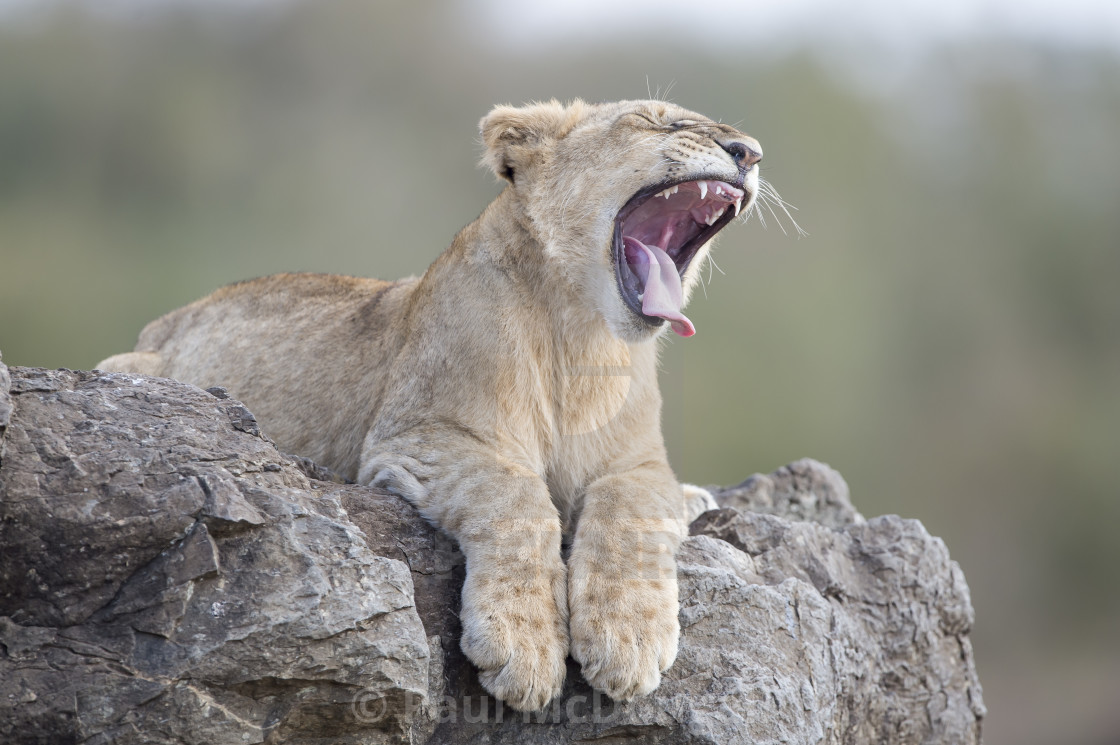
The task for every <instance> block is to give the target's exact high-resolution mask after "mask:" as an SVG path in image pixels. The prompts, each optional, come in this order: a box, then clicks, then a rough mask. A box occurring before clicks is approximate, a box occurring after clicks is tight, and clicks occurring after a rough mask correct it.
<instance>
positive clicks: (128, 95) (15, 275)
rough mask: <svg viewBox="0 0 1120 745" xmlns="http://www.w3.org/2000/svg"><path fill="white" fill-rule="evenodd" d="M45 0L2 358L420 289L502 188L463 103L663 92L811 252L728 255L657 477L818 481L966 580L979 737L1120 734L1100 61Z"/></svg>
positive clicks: (0, 324)
mask: <svg viewBox="0 0 1120 745" xmlns="http://www.w3.org/2000/svg"><path fill="white" fill-rule="evenodd" d="M53 7H54V9H53V10H51V11H50V12H44V13H40V14H33V15H31V16H29V17H16V18H9V19H8V20H7V21H6V22H3V23H0V350H3V354H4V361H5V362H7V363H8V364H18V365H40V366H67V367H75V368H83V367H90V366H92V365H93V364H95V363H96V362H97V361H98V360H99V359H101V358H102V357H104V356H107V355H109V354H112V353H115V352H120V351H124V350H127V349H130V348H131V346H132V344H133V342H134V340H135V336H136V333H137V332H138V331H139V329H140V328H141V327H142V326H143V325H144V324H145V323H146V322H147V321H149V320H151V319H152V318H154V317H156V316H158V315H159V314H161V313H163V312H166V311H168V310H170V309H172V308H174V307H177V306H179V305H182V304H184V303H186V302H189V301H191V300H193V299H195V298H197V297H200V296H202V295H204V294H206V293H207V292H209V291H210V290H212V289H214V288H216V287H217V286H219V285H222V284H225V283H228V282H232V281H235V280H238V279H243V278H246V277H251V276H259V275H264V274H269V273H273V272H277V271H289V270H314V271H328V272H341V273H348V274H358V275H370V276H382V277H396V276H401V275H405V274H410V273H419V272H422V271H423V270H424V268H425V267H426V266H427V264H428V263H429V262H430V261H431V260H432V259H434V258H435V256H436V255H437V254H438V253H439V252H440V251H441V250H442V249H443V248H444V247H445V246H447V245H448V243H449V242H450V240H451V237H452V236H453V235H454V233H455V232H456V231H457V230H458V229H459V228H460V227H462V226H463V225H465V224H466V223H467V222H469V221H470V220H471V219H473V218H474V217H475V216H476V215H477V214H478V213H479V212H480V211H481V210H482V208H483V207H484V206H485V205H486V203H487V202H489V201H490V199H492V198H493V196H494V195H495V194H496V193H497V192H498V190H499V188H500V187H499V186H498V184H497V183H496V182H495V180H494V179H493V178H491V177H490V176H489V175H488V174H486V173H484V172H483V171H482V170H481V169H479V168H477V167H476V162H477V158H478V156H479V150H478V145H477V141H476V137H477V135H476V126H477V121H478V119H479V118H480V117H481V116H482V115H483V114H485V113H486V111H487V110H488V108H489V107H490V106H491V105H492V104H495V103H504V102H513V103H518V102H523V101H527V100H531V99H540V98H551V97H556V98H561V99H564V98H570V97H574V96H581V97H584V98H587V99H590V100H603V99H617V98H640V97H646V96H647V80H648V81H650V82H651V83H652V85H653V86H655V87H657V86H659V87H661V88H662V89H664V87H665V86H666V85H667V84H669V83H670V82H674V83H675V87H674V88H673V90H672V95H671V97H672V98H673V99H674V100H676V101H677V102H678V103H681V104H682V105H684V106H686V107H689V108H692V109H695V110H697V111H700V112H703V113H705V114H708V115H710V116H713V117H715V118H722V119H723V120H725V121H729V122H742V126H743V128H744V129H746V130H747V131H749V132H751V133H752V134H754V135H755V136H757V137H758V138H759V139H760V141H761V142H762V144H763V146H764V148H765V150H766V153H767V156H766V160H765V161H764V171H763V175H764V176H765V177H766V178H767V179H769V180H770V181H772V182H773V183H774V185H775V186H776V187H777V188H778V189H779V190H781V192H782V193H783V195H784V196H785V197H786V198H787V199H788V200H789V201H790V202H792V203H793V204H795V205H797V206H798V207H799V208H800V211H799V212H797V213H795V214H796V215H797V216H798V220H799V222H800V223H801V225H802V227H804V228H805V229H806V230H807V231H808V232H809V233H810V236H809V237H808V238H806V239H802V240H796V239H795V238H794V237H793V236H792V234H791V235H786V234H785V232H783V230H782V229H780V227H779V226H778V225H776V224H775V223H784V225H785V227H786V229H787V230H789V228H790V223H789V220H786V219H784V218H783V219H782V220H777V221H775V220H774V219H773V216H771V215H767V217H768V218H770V219H769V224H770V225H769V228H768V229H766V230H764V229H762V227H761V226H760V225H759V223H758V222H757V221H756V220H753V219H752V221H751V223H750V224H749V226H747V227H733V228H731V229H730V230H728V231H727V234H726V235H725V237H724V238H723V239H722V240H721V243H720V246H719V248H718V250H717V251H716V254H715V256H716V260H717V262H718V264H719V267H720V270H721V271H719V272H715V273H714V275H713V276H712V278H711V281H710V284H709V285H708V287H707V289H706V298H705V297H704V294H703V293H701V294H698V296H697V297H696V298H695V299H694V301H693V305H692V306H691V309H690V311H689V313H690V316H691V317H692V318H693V320H694V321H695V322H696V325H697V328H698V329H699V333H698V335H697V336H696V337H695V338H694V339H690V340H687V341H684V340H678V339H673V340H671V341H670V342H669V343H668V344H667V345H666V347H667V348H666V352H665V355H664V365H663V367H664V372H663V378H662V380H663V389H664V392H665V400H666V411H665V422H666V433H667V439H668V443H669V449H670V453H671V458H672V460H673V463H674V465H675V467H676V468H677V470H678V472H679V473H680V475H681V476H682V477H683V478H684V479H687V480H692V481H698V482H701V483H716V482H718V483H729V482H736V481H738V480H740V479H742V478H743V477H745V476H747V475H748V474H750V473H751V472H754V471H769V470H771V469H773V468H775V467H777V466H779V465H781V464H783V463H786V462H788V461H790V460H793V459H795V458H798V457H801V456H804V455H811V456H813V457H816V458H818V459H821V460H825V461H828V462H830V463H831V464H832V465H834V466H835V467H837V468H838V469H839V470H840V471H841V472H842V473H844V474H845V476H846V477H847V478H848V480H849V482H850V483H851V485H852V488H853V496H854V499H855V501H856V503H857V506H858V507H860V508H861V509H862V510H863V511H864V512H865V513H866V514H878V513H880V512H898V513H901V514H903V515H906V516H913V517H917V518H920V519H922V520H923V521H924V522H925V523H926V525H927V526H928V527H929V528H930V530H931V531H932V532H933V533H935V534H938V535H941V536H943V537H944V538H945V540H946V541H947V543H948V545H949V547H950V549H951V551H952V553H953V556H954V557H955V558H956V559H958V560H959V561H960V562H961V564H962V566H963V567H964V570H965V572H966V574H967V576H968V578H969V582H970V585H971V587H972V591H973V600H974V603H975V605H976V608H977V611H978V623H977V627H976V631H975V636H974V638H975V642H976V646H977V651H978V657H979V660H980V665H981V670H980V672H981V679H982V680H983V681H984V682H985V684H986V689H987V690H986V697H987V702H988V704H989V707H990V708H991V710H992V721H991V724H990V725H989V728H988V730H987V732H986V735H987V740H988V742H990V743H993V744H995V745H1000V744H1004V743H1017V744H1018V745H1021V744H1023V743H1044V742H1046V743H1048V742H1057V741H1062V742H1067V743H1082V742H1083V743H1095V742H1106V741H1107V742H1115V741H1116V738H1117V737H1120V735H1118V733H1120V721H1118V720H1117V716H1118V715H1117V713H1116V711H1115V706H1114V704H1115V696H1114V694H1115V691H1116V690H1120V645H1118V644H1117V641H1116V632H1117V629H1120V593H1118V592H1117V590H1118V589H1120V540H1118V539H1117V530H1118V526H1120V499H1118V497H1120V493H1118V492H1120V487H1118V484H1120V479H1118V478H1117V475H1116V474H1117V470H1116V469H1117V460H1118V456H1120V425H1118V421H1120V146H1118V135H1120V58H1118V57H1117V55H1115V54H1111V53H1104V52H1092V51H1085V50H1081V51H1078V50H1064V49H1057V48H1044V47H1037V46H1036V47H1031V46H1024V45H1021V44H1014V43H1011V42H1007V41H1000V40H997V39H992V40H986V41H984V42H983V43H972V44H964V45H960V46H955V47H954V46H944V47H941V48H939V49H935V50H932V51H930V52H928V53H926V54H925V55H924V56H919V57H917V58H915V59H911V60H908V61H905V62H900V61H892V60H889V59H886V60H876V58H875V57H874V54H873V53H869V52H868V51H867V50H862V52H861V55H860V56H859V57H855V56H853V57H847V56H845V55H844V54H842V53H839V52H837V51H836V50H831V51H830V52H829V53H828V54H822V53H814V51H813V50H811V49H803V50H796V49H794V50H789V49H787V50H785V51H782V52H777V51H767V49H766V47H765V46H763V47H760V48H758V49H756V50H755V51H750V50H749V49H748V50H747V51H742V50H725V49H722V48H711V47H708V46H706V45H704V44H703V43H701V42H698V41H693V40H690V39H687V38H679V37H677V36H676V35H674V34H670V33H666V34H664V36H663V37H662V38H653V39H649V38H646V39H643V40H642V41H641V43H633V42H631V41H629V40H627V39H625V38H622V37H621V36H620V37H619V38H618V39H609V40H605V41H604V42H603V43H602V44H601V45H579V46H575V47H572V48H567V49H565V48H562V47H546V48H541V49H535V50H533V51H532V53H529V52H520V53H517V54H514V53H512V52H505V53H503V52H502V51H501V50H500V48H499V49H495V48H493V47H492V45H491V44H489V43H488V41H489V38H488V34H489V33H490V32H489V31H487V30H485V29H481V28H477V27H476V26H475V25H473V24H472V23H471V22H470V19H469V18H467V17H466V16H465V13H466V11H465V10H464V7H463V6H461V5H453V4H449V3H445V2H430V3H412V4H408V5H405V4H403V3H359V2H316V3H290V4H284V5H282V6H275V7H273V8H272V9H271V10H267V9H264V8H258V9H256V10H254V11H245V10H241V11H233V10H228V9H227V10H220V9H216V8H215V7H214V6H209V5H207V6H205V8H206V10H198V11H193V12H192V11H189V10H185V9H183V8H182V7H175V8H173V9H171V10H165V11H162V12H156V11H148V12H145V13H138V14H134V15H135V17H127V16H111V15H103V14H102V15H99V14H95V13H92V12H90V11H89V10H88V9H87V10H83V7H86V6H69V5H65V4H63V5H59V6H53ZM869 55H870V57H869ZM868 58H870V59H871V61H872V65H871V67H874V66H875V65H884V64H885V65H897V69H896V70H895V71H894V74H893V76H892V77H891V80H886V79H882V80H878V82H876V78H875V77H874V76H872V75H868V74H867V72H868V70H869V69H870V68H869V67H868V63H867V59H868ZM860 60H863V61H862V62H861V61H860ZM861 70H862V72H861ZM1110 690H1111V691H1112V695H1109V694H1108V693H1107V692H1108V691H1110ZM1102 691H1103V692H1102ZM1071 732H1075V733H1076V734H1071Z"/></svg>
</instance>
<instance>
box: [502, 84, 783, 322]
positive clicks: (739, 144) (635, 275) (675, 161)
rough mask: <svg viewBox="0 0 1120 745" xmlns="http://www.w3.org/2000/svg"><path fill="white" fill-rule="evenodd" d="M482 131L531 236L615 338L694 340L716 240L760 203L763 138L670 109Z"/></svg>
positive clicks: (521, 113)
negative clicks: (695, 313)
mask: <svg viewBox="0 0 1120 745" xmlns="http://www.w3.org/2000/svg"><path fill="white" fill-rule="evenodd" d="M481 130H482V138H483V142H484V144H485V146H486V155H485V162H486V164H487V165H488V166H489V167H490V168H491V169H493V171H494V172H495V173H496V174H498V175H499V176H501V177H502V178H504V179H506V180H507V181H509V182H510V187H508V188H510V189H511V190H512V193H513V196H514V198H516V199H517V200H518V201H519V203H520V211H521V213H522V214H523V215H524V218H525V219H524V221H523V227H524V228H525V229H526V230H527V231H529V233H530V234H531V235H532V236H533V238H534V239H535V240H536V242H537V243H538V244H539V245H541V246H543V247H544V252H545V259H546V261H547V262H548V263H549V265H550V268H551V269H552V270H553V271H554V272H555V273H556V274H557V278H558V279H559V280H561V281H565V282H567V283H568V284H569V286H570V287H571V288H572V290H573V291H574V292H575V293H576V294H577V295H579V296H580V297H582V298H583V299H584V300H585V301H586V302H585V303H584V305H585V306H587V307H592V308H594V309H596V311H597V312H598V313H599V314H600V315H601V316H602V317H603V318H604V319H605V320H606V322H607V325H608V327H609V328H610V329H611V331H612V333H614V334H615V335H616V336H618V337H619V338H621V339H624V340H626V341H641V340H644V339H648V338H650V337H652V336H653V335H655V334H657V333H658V332H659V331H660V330H661V329H662V328H663V327H664V325H665V322H666V321H668V322H669V325H670V326H671V327H672V329H673V330H674V331H675V332H676V333H678V334H680V335H681V336H691V335H692V334H693V333H695V329H694V327H693V325H692V322H691V321H689V320H688V318H687V317H686V316H685V315H684V313H683V312H682V307H683V306H684V304H685V303H686V302H687V300H688V297H689V294H690V292H691V290H692V288H693V287H694V286H695V284H696V282H697V277H698V276H699V269H700V267H701V266H702V264H703V262H704V259H705V258H706V257H707V253H708V250H709V249H710V246H711V240H712V238H714V237H715V235H716V234H717V233H718V232H719V231H720V230H721V229H722V228H723V227H724V226H726V225H727V224H728V223H729V222H731V221H732V220H733V219H734V218H735V217H736V216H737V215H740V214H744V215H745V214H746V213H747V212H748V211H749V210H750V209H751V207H752V206H753V204H754V201H755V197H756V195H757V193H758V184H759V181H758V165H757V164H758V162H759V160H761V159H762V148H761V147H760V146H759V144H758V141H757V140H755V139H754V138H752V137H750V136H748V135H746V134H744V133H742V132H740V131H738V130H736V129H735V128H733V127H730V126H728V125H726V124H720V123H718V122H714V121H712V120H711V119H708V118H707V117H704V116H701V115H699V114H696V113H694V112H691V111H688V110H686V109H682V108H681V107H679V106H676V105H674V104H671V103H666V102H664V101H621V102H618V103H608V104H587V103H584V102H582V101H579V100H576V101H574V102H573V103H571V104H569V105H567V106H565V105H563V104H560V103H558V102H556V101H551V102H549V103H540V104H532V105H529V106H525V107H520V108H515V107H511V106H499V107H497V108H495V109H494V110H493V111H491V112H490V114H488V115H487V116H486V117H485V118H484V119H483V120H482V122H481Z"/></svg>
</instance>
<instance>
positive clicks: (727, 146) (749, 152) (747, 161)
mask: <svg viewBox="0 0 1120 745" xmlns="http://www.w3.org/2000/svg"><path fill="white" fill-rule="evenodd" d="M720 146H721V147H723V149H724V150H726V151H727V152H728V153H730V154H731V157H732V158H734V159H735V162H736V163H737V164H738V165H739V166H741V167H743V168H750V167H751V166H753V165H754V164H755V163H757V162H758V161H760V160H762V153H760V152H759V151H758V150H755V149H754V148H753V147H750V146H748V145H747V144H746V143H742V142H737V141H736V142H721V143H720Z"/></svg>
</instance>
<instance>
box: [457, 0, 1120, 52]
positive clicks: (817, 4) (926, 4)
mask: <svg viewBox="0 0 1120 745" xmlns="http://www.w3.org/2000/svg"><path fill="white" fill-rule="evenodd" d="M465 5H468V4H465ZM469 5H473V6H474V7H476V8H478V9H479V10H481V12H482V13H483V14H485V17H487V19H488V21H489V22H490V23H497V24H503V25H504V26H505V27H506V31H507V33H506V34H502V35H501V36H502V37H503V38H506V39H516V40H520V44H522V45H524V46H529V45H531V44H534V43H538V44H539V43H549V42H551V41H554V40H556V39H558V38H561V39H566V38H571V37H573V36H583V37H588V36H595V35H597V34H598V35H610V36H612V37H613V36H616V35H617V34H618V33H619V32H620V30H622V29H630V30H632V31H633V32H634V35H635V37H637V38H640V37H641V35H642V33H643V32H647V33H655V34H656V37H657V40H660V39H663V38H664V36H665V34H666V33H672V32H674V31H677V32H679V33H687V34H688V35H689V36H691V37H693V38H696V37H701V38H703V37H704V36H707V37H709V38H711V39H712V41H713V43H719V44H721V45H722V44H727V43H736V42H738V43H741V44H743V45H744V46H749V45H750V44H752V43H757V40H759V39H765V40H766V41H767V43H768V44H774V43H777V44H779V45H780V44H781V42H780V41H779V40H780V39H791V40H794V39H796V40H802V41H803V40H805V39H806V38H809V39H814V40H821V41H835V42H844V41H846V40H853V41H856V40H860V39H866V38H868V37H870V38H871V39H873V40H875V41H878V42H882V43H884V44H887V45H891V44H906V43H913V42H915V41H918V42H921V41H925V40H939V39H958V38H967V37H975V36H983V35H989V34H1007V35H1012V36H1016V37H1021V38H1030V39H1042V40H1049V41H1054V42H1063V43H1075V44H1092V45H1104V46H1109V47H1112V48H1114V49H1116V48H1120V0H843V2H840V1H839V0H770V1H769V2H758V1H756V0H732V1H731V2H723V3H715V4H707V3H705V4H696V3H686V2H681V0H564V2H527V1H526V0H484V1H482V2H476V3H471V4H469ZM651 43H656V40H655V39H652V38H651Z"/></svg>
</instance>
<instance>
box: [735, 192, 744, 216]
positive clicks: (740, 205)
mask: <svg viewBox="0 0 1120 745" xmlns="http://www.w3.org/2000/svg"><path fill="white" fill-rule="evenodd" d="M742 208H743V197H742V195H740V196H739V198H738V199H736V200H735V217H738V216H739V210H741V209H742Z"/></svg>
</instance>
